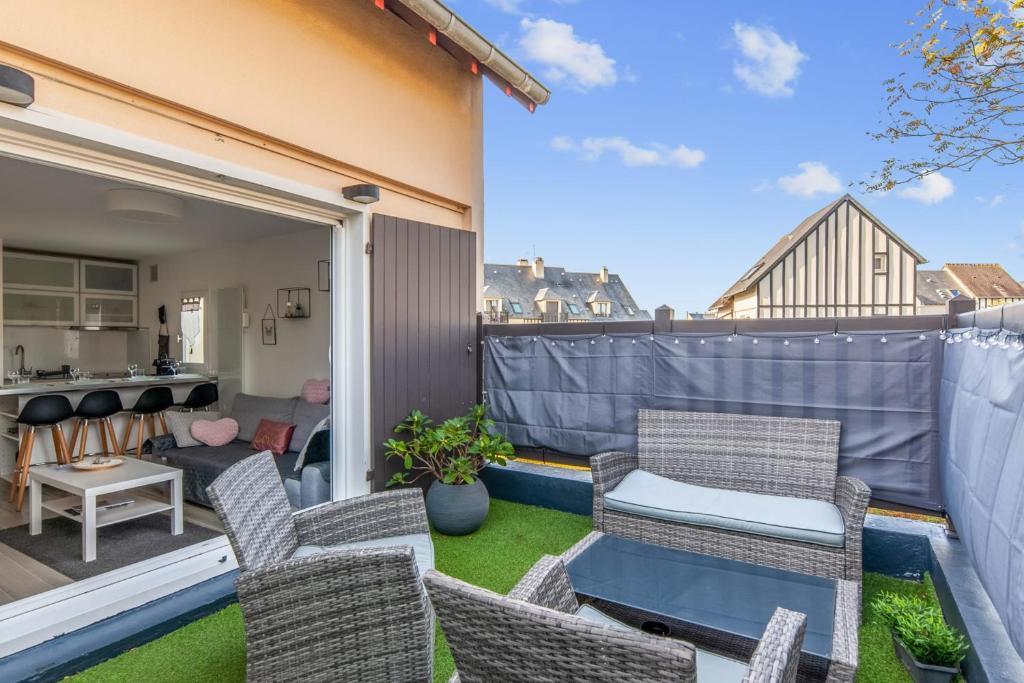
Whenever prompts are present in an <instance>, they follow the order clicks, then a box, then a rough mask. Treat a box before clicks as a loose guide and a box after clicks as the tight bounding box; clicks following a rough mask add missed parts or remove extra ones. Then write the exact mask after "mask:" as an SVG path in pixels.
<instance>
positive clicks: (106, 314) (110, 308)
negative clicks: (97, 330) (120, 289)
mask: <svg viewBox="0 0 1024 683" xmlns="http://www.w3.org/2000/svg"><path fill="white" fill-rule="evenodd" d="M81 297H82V317H81V325H82V326H83V327H138V325H139V317H138V308H139V306H138V303H139V302H138V300H137V299H136V298H135V297H134V296H117V295H114V294H82V295H81Z"/></svg>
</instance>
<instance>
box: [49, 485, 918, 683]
mask: <svg viewBox="0 0 1024 683" xmlns="http://www.w3.org/2000/svg"><path fill="white" fill-rule="evenodd" d="M590 529H591V519H590V517H584V516H580V515H573V514H569V513H565V512H557V511H554V510H547V509H544V508H539V507H531V506H527V505H520V504H517V503H510V502H506V501H502V500H492V501H491V513H490V516H489V517H488V520H487V522H486V524H485V525H484V527H483V528H482V529H480V531H478V532H476V533H474V534H471V535H469V536H462V537H450V536H442V535H440V534H437V533H435V534H434V543H435V549H436V556H437V569H438V571H441V572H444V573H446V574H449V575H451V576H455V577H458V578H460V579H463V580H465V581H468V582H470V583H473V584H476V585H479V586H482V587H484V588H489V589H491V590H494V591H498V592H501V593H507V592H508V591H509V590H510V589H511V588H512V587H513V586H514V585H515V584H516V582H517V581H518V580H519V578H520V577H521V576H522V575H523V574H525V573H526V571H527V570H529V568H530V567H532V566H533V564H534V563H535V562H536V561H537V560H538V559H539V558H540V557H541V555H545V554H550V555H558V554H560V553H562V552H564V551H565V550H567V549H568V548H569V547H570V546H571V545H572V544H573V543H575V542H576V541H578V540H579V539H581V538H583V536H585V535H586V534H587V532H589V531H590ZM881 591H894V592H900V593H915V594H919V595H922V596H926V597H928V598H930V599H931V600H935V599H936V598H935V594H934V590H933V589H932V587H931V585H930V583H929V582H927V581H926V582H925V583H924V584H920V583H914V582H911V581H902V580H899V579H893V578H889V577H886V576H882V575H879V574H865V576H864V596H863V599H864V605H865V607H864V623H863V625H862V626H861V637H860V653H861V662H860V671H859V673H858V676H857V680H858V681H860V682H862V683H900V682H903V681H909V680H910V678H909V677H908V676H907V675H906V673H905V671H904V670H903V668H902V666H901V665H900V664H899V662H898V661H897V659H896V656H895V654H894V652H893V648H892V641H891V640H890V637H889V631H888V628H887V627H885V626H884V625H882V624H881V623H879V622H878V621H877V620H876V618H875V616H874V614H873V612H872V610H871V607H870V603H871V600H872V599H873V598H874V596H875V595H877V594H878V593H879V592H881ZM453 669H454V663H453V662H452V658H451V653H450V652H449V650H448V646H447V643H445V641H444V638H443V637H442V636H441V635H440V632H438V638H437V643H436V653H435V661H434V680H435V681H439V682H444V681H447V680H448V678H449V677H450V676H451V673H452V671H453ZM66 680H68V681H74V682H75V683H92V682H96V683H99V682H103V683H109V682H110V681H134V680H146V681H150V682H152V683H178V682H180V683H197V682H200V681H218V682H222V681H223V682H225V683H228V682H231V681H239V682H241V681H244V680H245V644H244V631H243V627H242V616H241V612H240V610H239V609H238V605H232V606H230V607H227V608H225V609H223V610H221V611H220V612H217V613H215V614H212V615H210V616H208V617H205V618H203V619H200V620H198V621H196V622H193V623H192V624H189V625H188V626H185V627H183V628H181V629H179V630H177V631H175V632H173V633H170V634H168V635H166V636H164V637H163V638H160V639H158V640H155V641H153V642H151V643H148V644H146V645H144V646H142V647H139V648H137V649H134V650H130V651H128V652H126V653H124V654H122V655H120V656H118V657H116V658H114V659H111V660H108V661H106V662H104V663H102V664H100V665H98V666H95V667H93V668H91V669H88V670H86V671H83V672H82V673H80V674H77V675H75V676H72V677H70V678H68V679H66Z"/></svg>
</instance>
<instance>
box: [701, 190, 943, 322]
mask: <svg viewBox="0 0 1024 683" xmlns="http://www.w3.org/2000/svg"><path fill="white" fill-rule="evenodd" d="M924 262H925V259H924V258H923V257H922V256H921V255H920V254H918V253H917V252H916V251H915V250H914V249H913V248H911V247H910V246H909V245H908V244H907V243H906V242H904V241H903V240H902V239H900V237H899V236H898V235H896V234H895V233H894V232H893V231H892V230H890V229H889V228H888V227H887V226H886V225H885V224H883V223H882V222H881V221H880V220H878V219H877V218H876V217H875V216H873V215H872V214H871V213H870V212H869V211H868V210H867V209H866V208H864V206H863V205H862V204H860V202H858V201H857V200H856V199H854V198H853V197H851V196H850V195H845V196H843V197H840V198H839V199H837V200H836V201H834V202H831V203H830V204H828V205H827V206H825V207H823V208H822V209H820V210H818V211H816V212H815V213H813V214H811V215H810V216H808V217H807V218H806V219H805V220H804V221H803V222H801V223H800V225H798V226H797V227H796V228H795V229H794V230H793V231H792V232H790V233H788V234H787V235H785V236H784V237H783V238H782V239H781V240H779V241H778V242H777V243H776V244H775V245H774V246H773V247H772V248H771V249H770V250H768V252H767V253H765V254H764V256H762V257H761V258H760V259H758V260H757V262H756V263H755V264H754V265H753V266H752V267H751V268H750V269H749V270H748V271H747V272H746V273H745V274H744V275H743V277H741V278H740V279H739V280H737V281H736V283H735V284H733V285H732V286H731V287H730V288H729V289H728V290H726V292H725V293H724V294H722V296H720V297H719V298H718V299H717V300H716V301H715V302H714V304H712V306H711V307H710V309H709V314H710V315H711V316H712V317H716V318H737V319H752V318H825V317H828V318H831V317H847V316H849V317H859V316H873V315H914V313H915V310H916V302H917V278H916V269H917V266H918V264H921V263H924Z"/></svg>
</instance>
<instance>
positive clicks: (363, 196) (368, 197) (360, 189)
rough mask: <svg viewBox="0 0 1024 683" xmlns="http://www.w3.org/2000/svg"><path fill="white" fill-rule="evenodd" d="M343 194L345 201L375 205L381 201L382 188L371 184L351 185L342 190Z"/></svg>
mask: <svg viewBox="0 0 1024 683" xmlns="http://www.w3.org/2000/svg"><path fill="white" fill-rule="evenodd" d="M341 194H342V195H344V197H345V199H351V200H352V201H354V202H359V203H360V204H373V203H374V202H375V201H377V200H379V199H380V188H379V187H377V186H376V185H371V184H370V183H364V184H361V185H349V186H348V187H343V188H341Z"/></svg>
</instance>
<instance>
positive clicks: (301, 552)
mask: <svg viewBox="0 0 1024 683" xmlns="http://www.w3.org/2000/svg"><path fill="white" fill-rule="evenodd" d="M396 545H409V546H412V549H413V552H414V553H415V555H416V568H417V569H419V572H420V576H423V572H425V571H427V570H428V569H433V568H434V543H433V542H432V541H431V540H430V534H408V535H405V536H389V537H387V538H373V539H370V540H368V541H356V542H355V543H339V544H338V545H300V546H299V547H298V548H296V549H295V552H294V553H292V557H293V558H295V557H309V556H310V555H319V554H321V553H326V552H330V551H332V550H355V549H357V548H390V547H392V546H396Z"/></svg>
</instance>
